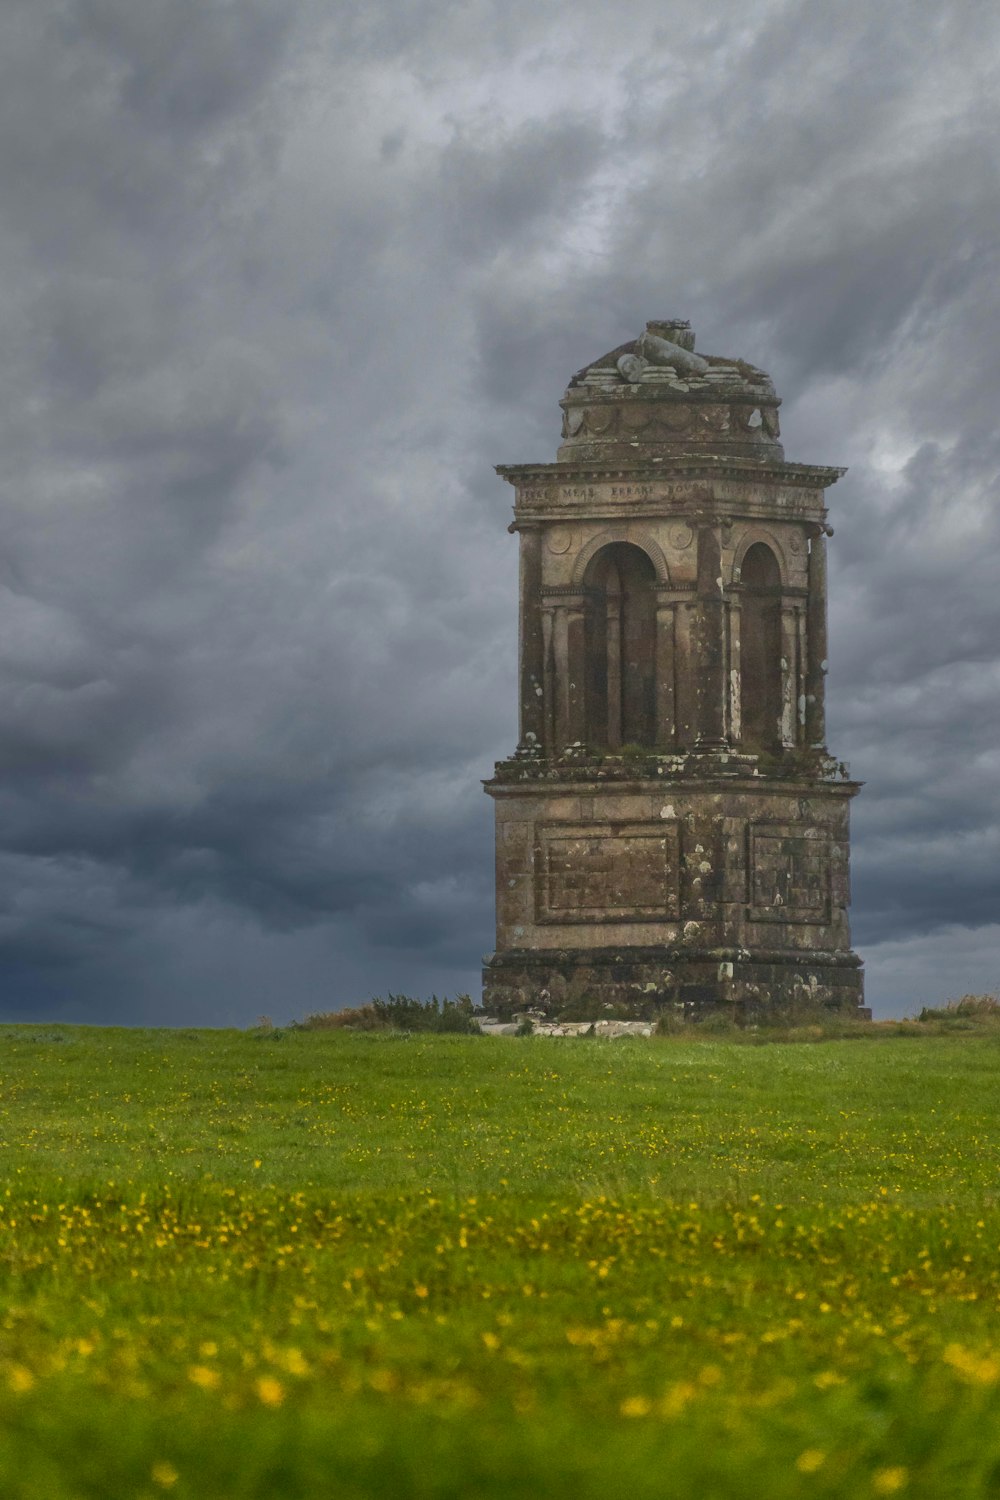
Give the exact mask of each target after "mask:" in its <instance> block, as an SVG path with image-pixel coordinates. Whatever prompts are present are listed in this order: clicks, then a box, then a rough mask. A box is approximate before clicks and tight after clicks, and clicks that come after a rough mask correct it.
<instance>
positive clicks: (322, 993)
mask: <svg viewBox="0 0 1000 1500" xmlns="http://www.w3.org/2000/svg"><path fill="white" fill-rule="evenodd" d="M998 30H1000V22H998V20H997V18H996V16H995V14H994V13H993V11H992V10H991V8H989V7H987V6H984V5H981V4H977V3H972V0H970V3H967V4H964V3H963V4H951V5H948V6H945V7H943V8H939V11H938V12H937V13H934V14H927V13H926V12H923V13H921V14H918V12H917V10H916V8H914V7H909V6H904V7H896V8H888V9H886V8H882V9H880V10H874V9H873V8H872V7H870V6H865V5H860V4H858V5H844V6H839V7H836V8H832V9H829V10H828V11H824V10H822V9H818V8H817V7H815V6H812V5H808V4H804V3H800V4H795V3H778V0H775V3H774V4H760V5H758V6H756V7H753V8H751V11H750V12H749V13H748V11H747V8H746V7H743V6H736V5H735V4H732V5H723V6H718V7H713V8H712V9H711V12H710V13H709V14H707V15H706V12H705V8H704V7H703V6H701V5H696V4H694V3H690V4H688V3H677V4H673V5H671V6H670V7H669V10H668V12H666V13H665V12H664V10H663V7H662V5H660V4H659V3H654V0H639V3H637V4H635V5H633V6H631V7H630V9H629V17H628V26H627V27H623V26H622V24H621V20H620V17H619V16H618V15H617V14H616V13H615V12H614V11H613V9H612V8H609V7H606V6H603V5H600V4H598V3H597V0H588V3H583V4H575V5H573V6H569V5H568V4H562V3H559V4H556V5H555V6H550V7H537V6H534V5H529V4H527V3H518V0H513V3H509V4H504V5H499V4H497V3H495V0H475V3H461V4H459V3H450V4H446V3H441V4H434V3H431V0H423V3H419V4H412V5H402V4H393V5H391V6H390V5H383V4H378V3H376V4H371V3H366V4H364V5H360V4H358V5H344V6H338V7H336V8H334V10H333V11H331V10H330V9H329V8H328V7H325V6H321V5H318V4H314V3H311V0H300V3H283V4H278V3H276V0H242V3H240V4H236V3H230V0H186V3H181V4H178V3H176V0H171V3H166V0H150V3H147V4H143V5H141V6H136V5H134V4H131V3H129V0H66V3H58V4H57V3H54V0H53V3H49V0H31V3H27V0H25V3H14V4H11V5H8V6H7V7H5V9H4V12H3V15H2V17H0V58H2V60H3V61H2V67H3V70H4V75H5V76H4V87H3V88H2V89H0V174H2V181H3V190H4V214H3V216H2V219H0V258H2V264H3V266H4V276H3V279H2V282H0V327H2V330H3V339H4V352H5V358H4V362H3V365H2V367H0V398H2V399H0V499H2V504H3V511H4V528H3V533H2V536H3V545H2V547H0V766H2V767H3V781H2V784H0V827H2V829H3V838H2V841H0V843H2V854H0V860H2V864H3V870H4V875H5V890H6V896H5V898H4V900H3V901H2V902H0V964H2V972H3V977H4V991H3V993H4V997H5V1001H4V1003H5V1009H6V1011H7V1013H9V1014H11V1015H16V1016H18V1017H19V1018H25V1017H29V1016H31V1015H52V1014H60V1015H64V1016H67V1017H70V1018H72V1019H76V1020H86V1019H98V1020H161V1021H171V1020H173V1021H177V1022H184V1023H190V1022H192V1021H197V1020H199V1019H201V1020H203V1021H206V1022H209V1023H211V1022H217V1023H223V1022H225V1023H230V1022H236V1023H245V1022H246V1021H248V1020H252V1019H253V1018H254V1017H255V1015H256V1014H258V1013H259V1012H260V1011H264V1010H268V1011H271V1012H272V1013H274V1014H276V1015H278V1016H279V1017H280V1016H287V1015H292V1014H302V1013H303V1012H305V1011H306V1010H309V1009H315V1008H324V1007H326V1006H329V1005H332V1004H338V1003H344V1002H346V1001H349V1000H351V999H357V998H359V997H360V996H364V995H365V994H368V993H371V992H373V991H376V990H380V989H381V990H385V989H387V988H394V989H410V990H415V991H422V992H429V991H430V990H431V989H437V990H438V991H439V992H440V991H442V990H449V991H452V992H454V990H456V989H459V988H466V987H471V986H472V985H474V984H475V982H476V968H477V964H478V959H479V955H480V953H481V951H482V950H483V949H485V948H487V947H489V946H490V926H491V904H492V891H491V862H492V858H491V848H490V819H489V814H490V809H489V806H488V804H487V801H486V799H485V798H484V797H483V796H482V794H481V792H480V790H479V787H478V778H479V777H481V776H483V775H486V774H488V772H489V769H490V765H491V761H492V759H493V758H494V757H495V756H498V755H500V754H502V753H505V752H506V751H507V750H508V749H509V748H510V746H511V744H512V743H513V739H514V734H515V724H514V714H515V698H514V685H513V669H514V658H515V640H514V629H515V619H514V599H515V590H516V556H515V547H514V544H513V542H512V541H511V539H510V538H508V537H507V536H506V535H505V531H504V528H505V525H506V521H507V519H508V517H509V504H510V497H509V494H508V493H506V492H505V487H504V486H501V485H500V484H499V483H498V482H497V481H496V480H495V478H494V476H493V474H492V465H493V464H494V463H496V462H503V461H510V462H514V461H518V460H528V459H542V460H544V459H548V458H551V457H552V455H553V453H554V449H555V446H556V443H557V441H558V438H557V433H558V410H557V406H556V403H557V401H558V398H559V396H560V394H561V392H562V389H563V387H564V386H565V383H566V380H567V377H568V376H569V375H570V374H571V373H572V372H573V371H574V370H575V369H577V368H579V367H580V366H581V365H582V364H583V363H585V362H586V361H587V360H588V359H590V358H592V357H594V356H595V355H596V354H598V353H600V352H603V351H604V350H605V349H608V348H611V347H613V346H614V345H615V344H617V343H618V342H620V341H621V340H622V339H624V338H627V337H629V336H632V335H634V333H635V332H636V330H637V329H638V328H639V327H641V325H642V323H643V322H644V320H645V319H646V318H648V317H655V316H661V315H671V314H678V315H681V316H689V317H691V318H692V320H693V322H694V323H695V326H696V328H697V329H698V332H699V336H700V344H701V345H702V346H703V347H705V348H707V349H709V350H710V351H712V352H720V353H729V354H739V355H743V356H745V357H747V358H750V359H752V360H754V361H755V362H757V363H760V364H763V365H765V367H767V368H769V369H770V370H771V371H772V373H773V375H774V376H775V379H776V381H777V383H778V386H779V390H781V391H782V392H783V393H784V394H785V396H786V405H785V408H784V414H783V424H784V428H785V436H786V446H787V451H788V454H789V456H790V457H791V458H794V459H803V460H815V461H819V462H832V463H846V464H849V465H850V466H851V472H850V474H849V475H848V477H847V478H846V479H845V480H843V481H842V482H841V483H840V485H838V486H837V488H836V489H835V490H834V491H833V492H832V495H831V506H832V512H833V520H834V524H835V526H836V537H835V540H834V542H833V544H832V547H831V565H832V568H833V591H834V594H833V596H834V609H833V618H832V626H833V630H832V657H833V660H832V668H833V675H832V678H831V717H832V729H831V740H832V744H833V748H834V749H835V750H836V752H837V753H838V754H841V755H846V756H849V757H850V758H851V760H852V763H853V768H854V771H855V773H856V774H858V775H859V776H862V777H863V778H865V779H866V781H867V782H868V786H867V787H866V790H865V792H864V795H863V797H862V799H861V801H860V802H859V803H858V804H857V819H856V826H857V829H858V839H857V843H856V851H855V860H854V865H855V877H856V886H857V908H856V925H857V930H858V934H859V941H860V942H862V943H863V945H864V947H865V952H866V955H867V956H868V957H869V968H870V976H871V977H870V987H871V989H872V992H873V998H874V999H875V1001H876V1003H877V1004H881V1005H883V1006H884V1007H891V1006H896V1007H900V1006H904V1005H906V1004H907V1003H909V1002H910V1001H911V1000H912V1001H914V1002H916V1001H918V1000H933V999H934V998H939V997H940V993H941V989H940V986H941V985H942V984H951V985H952V988H954V989H962V988H973V987H975V986H976V985H979V986H982V985H985V984H987V983H992V982H995V980H994V979H993V971H992V967H991V966H992V964H993V954H994V953H995V942H994V939H995V936H996V915H995V914H996V912H997V909H998V897H1000V880H998V877H997V875H996V873H995V871H996V869H997V860H996V858H995V857H994V856H995V853H996V847H997V843H998V837H1000V835H998V830H1000V808H998V803H997V791H996V787H997V770H998V764H997V760H996V753H995V750H994V746H995V744H996V743H997V727H998V725H997V719H998V714H997V708H996V704H997V700H998V687H1000V672H998V668H997V649H996V641H997V639H998V638H1000V634H998V632H1000V619H998V618H997V616H998V614H1000V604H997V603H996V602H995V601H996V599H997V597H998V590H997V588H996V570H995V565H994V563H993V558H994V557H995V555H996V541H997V537H996V529H997V521H996V519H995V506H994V496H995V492H996V476H997V471H998V468H1000V455H998V451H997V438H996V423H995V414H994V405H995V396H994V394H993V393H994V392H995V390H996V387H997V374H998V373H1000V372H998V368H997V366H998V360H1000V354H998V351H1000V338H998V332H1000V330H998V329H997V326H996V324H997V299H996V294H995V285H996V271H997V266H996V238H995V224H996V208H997V198H998V194H997V167H996V160H995V150H994V142H995V139H996V127H997V123H998V122H997V105H996V102H995V101H996V100H997V98H998V97H1000V95H998V91H997V87H996V84H997V78H996V71H997V67H996V63H995V61H994V59H995V58H996V57H997V55H998V52H997V46H996V43H997V40H998V37H997V32H998ZM933 934H937V946H936V947H935V948H933V949H930V948H928V946H927V945H928V943H929V942H930V940H931V936H932V935H933ZM952 978H953V983H952ZM922 983H926V985H928V986H931V987H932V988H931V989H930V992H929V993H923V992H921V984H922ZM934 986H936V988H933V987H934Z"/></svg>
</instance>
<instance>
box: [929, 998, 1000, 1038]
mask: <svg viewBox="0 0 1000 1500" xmlns="http://www.w3.org/2000/svg"><path fill="white" fill-rule="evenodd" d="M918 1019H919V1020H921V1021H924V1022H927V1021H938V1022H941V1023H943V1024H944V1025H945V1026H948V1027H950V1028H954V1029H955V1030H956V1031H966V1030H968V1029H969V1028H970V1026H977V1025H978V1026H982V1025H986V1026H997V1025H1000V996H997V995H963V996H962V998H961V1000H949V1001H948V1002H947V1003H946V1004H945V1005H942V1006H939V1007H938V1008H937V1009H933V1008H932V1007H930V1006H927V1005H925V1006H924V1008H923V1010H922V1011H921V1012H920V1015H919V1017H918Z"/></svg>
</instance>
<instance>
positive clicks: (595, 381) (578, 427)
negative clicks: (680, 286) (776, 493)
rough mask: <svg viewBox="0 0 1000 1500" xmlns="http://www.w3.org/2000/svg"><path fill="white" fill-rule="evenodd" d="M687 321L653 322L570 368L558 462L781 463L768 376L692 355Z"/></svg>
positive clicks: (775, 400) (742, 364)
mask: <svg viewBox="0 0 1000 1500" xmlns="http://www.w3.org/2000/svg"><path fill="white" fill-rule="evenodd" d="M694 343H695V340H694V333H693V332H692V329H691V325H690V323H688V322H686V321H682V320H680V319H676V318H675V319H660V320H656V321H654V322H650V323H647V324H646V327H645V331H644V332H643V333H641V334H640V335H639V337H638V338H637V339H633V340H632V341H631V342H630V343H627V344H620V345H619V346H618V348H617V349H612V350H611V351H610V353H608V354H603V355H601V357H600V359H595V360H594V361H593V363H592V364H589V365H586V366H585V367H584V368H583V369H582V370H578V371H577V373H576V374H575V375H574V376H573V378H572V380H571V381H570V383H569V386H568V388H567V390H566V394H565V396H564V397H563V399H562V401H561V402H560V403H559V404H560V406H561V407H562V409H563V427H562V437H563V442H562V446H561V447H560V449H559V454H558V457H559V460H560V462H566V463H576V464H579V463H588V464H592V463H596V464H601V463H608V464H620V463H622V462H629V461H631V462H635V461H637V460H645V461H649V460H655V459H657V458H667V457H670V458H674V457H677V456H678V455H682V454H697V455H699V456H708V455H713V454H714V455H717V456H718V457H720V458H739V459H758V460H760V461H761V462H765V463H774V462H779V463H780V462H781V460H782V458H783V457H784V452H783V449H782V447H781V444H780V443H779V442H778V433H779V426H778V407H779V406H780V404H781V401H780V398H779V396H778V395H777V394H776V393H775V389H774V386H773V384H772V383H771V379H770V377H769V376H768V375H767V374H765V372H764V371H763V370H759V369H757V367H756V366H755V365H751V364H747V362H746V361H745V360H742V359H726V358H723V357H722V356H720V355H717V354H697V353H695V348H694Z"/></svg>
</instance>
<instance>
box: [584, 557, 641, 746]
mask: <svg viewBox="0 0 1000 1500" xmlns="http://www.w3.org/2000/svg"><path fill="white" fill-rule="evenodd" d="M583 583H584V589H585V591H586V604H585V611H584V653H585V663H584V668H585V669H584V708H585V718H586V726H587V727H586V741H587V744H589V745H593V746H594V747H595V748H600V749H603V750H610V751H611V752H612V753H616V752H617V751H619V750H621V748H622V747H623V746H624V745H641V746H644V747H645V748H648V749H652V748H653V747H654V746H655V744H656V668H657V662H656V648H657V642H656V587H657V578H656V568H655V565H654V563H653V560H652V558H651V557H650V555H649V553H648V552H646V551H645V550H644V548H642V547H640V546H638V545H637V544H636V543H635V542H633V541H621V542H606V543H605V545H604V546H603V547H602V548H600V550H599V551H597V552H595V553H594V554H593V556H592V557H591V559H590V562H589V563H588V565H587V571H586V573H585V574H584V580H583Z"/></svg>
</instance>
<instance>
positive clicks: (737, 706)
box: [729, 599, 743, 745]
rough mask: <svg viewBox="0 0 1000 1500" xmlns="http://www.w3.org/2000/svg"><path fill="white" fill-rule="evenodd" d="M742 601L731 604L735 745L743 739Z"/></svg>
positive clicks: (731, 696)
mask: <svg viewBox="0 0 1000 1500" xmlns="http://www.w3.org/2000/svg"><path fill="white" fill-rule="evenodd" d="M742 623H743V622H742V612H741V607H740V601H739V600H738V599H732V600H730V603H729V737H730V739H731V740H732V742H733V744H734V745H738V744H739V743H740V741H741V740H742V738H743V700H742V697H741V694H742V691H743V689H742V684H741V680H740V639H741V629H742Z"/></svg>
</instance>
